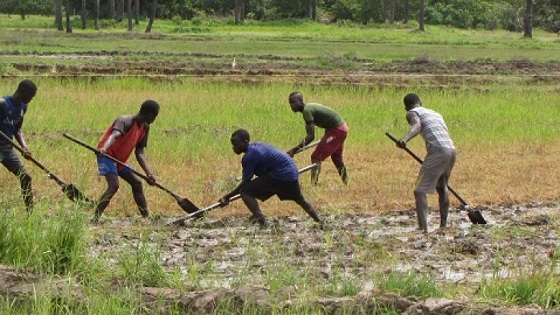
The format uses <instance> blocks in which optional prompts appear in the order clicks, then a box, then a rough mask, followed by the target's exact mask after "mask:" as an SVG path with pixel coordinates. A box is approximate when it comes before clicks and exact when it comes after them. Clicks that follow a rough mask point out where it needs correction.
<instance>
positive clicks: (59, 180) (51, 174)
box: [0, 131, 66, 187]
mask: <svg viewBox="0 0 560 315" xmlns="http://www.w3.org/2000/svg"><path fill="white" fill-rule="evenodd" d="M0 136H1V137H2V138H4V140H6V141H8V142H9V143H10V144H11V145H12V146H13V147H14V148H15V149H16V150H18V151H19V152H20V153H21V154H25V150H23V148H22V147H20V146H19V145H18V144H17V143H15V142H14V141H13V140H12V139H10V137H8V136H7V135H6V134H5V133H3V132H2V131H0ZM27 159H28V160H30V161H31V162H33V163H34V164H35V165H37V166H38V167H39V168H40V169H42V170H43V171H44V172H45V173H47V175H48V176H49V177H50V178H51V179H52V180H54V181H55V182H56V183H57V184H58V185H60V186H61V187H63V186H64V185H66V183H65V182H63V181H62V180H61V179H60V178H58V177H57V176H56V175H54V174H53V173H51V171H49V169H47V168H46V167H45V166H44V165H43V164H41V163H40V162H39V161H37V160H35V158H33V157H32V156H29V157H27Z"/></svg>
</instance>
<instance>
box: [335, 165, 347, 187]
mask: <svg viewBox="0 0 560 315" xmlns="http://www.w3.org/2000/svg"><path fill="white" fill-rule="evenodd" d="M333 163H334V166H336V170H337V171H338V175H340V178H341V179H342V182H343V183H344V185H348V171H347V170H346V165H344V162H343V161H342V160H333Z"/></svg>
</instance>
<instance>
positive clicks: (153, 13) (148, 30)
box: [145, 0, 157, 33]
mask: <svg viewBox="0 0 560 315" xmlns="http://www.w3.org/2000/svg"><path fill="white" fill-rule="evenodd" d="M156 11H157V0H154V1H153V2H152V8H151V10H150V20H149V21H148V26H146V31H145V33H151V32H152V25H153V24H154V19H155V18H156Z"/></svg>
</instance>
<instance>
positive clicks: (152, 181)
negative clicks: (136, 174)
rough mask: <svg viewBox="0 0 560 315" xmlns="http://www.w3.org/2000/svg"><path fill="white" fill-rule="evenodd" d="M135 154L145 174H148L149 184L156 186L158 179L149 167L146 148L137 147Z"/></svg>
mask: <svg viewBox="0 0 560 315" xmlns="http://www.w3.org/2000/svg"><path fill="white" fill-rule="evenodd" d="M134 153H135V155H136V160H137V161H138V164H140V167H142V169H143V170H144V172H146V176H147V177H148V184H150V185H153V184H155V183H156V178H155V177H154V172H153V171H152V169H151V168H150V167H149V166H148V162H147V161H146V155H145V154H144V147H136V150H134Z"/></svg>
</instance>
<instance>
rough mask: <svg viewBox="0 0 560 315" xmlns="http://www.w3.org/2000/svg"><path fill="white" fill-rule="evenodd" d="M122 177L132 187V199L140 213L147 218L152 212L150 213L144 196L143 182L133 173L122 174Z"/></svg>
mask: <svg viewBox="0 0 560 315" xmlns="http://www.w3.org/2000/svg"><path fill="white" fill-rule="evenodd" d="M121 177H122V179H124V180H125V181H126V182H127V183H128V184H129V185H130V188H132V197H133V198H134V201H135V202H136V205H137V206H138V211H140V214H141V215H142V217H144V218H147V217H148V216H149V215H150V212H149V211H148V205H147V203H146V197H145V196H144V188H143V187H142V181H140V179H139V178H138V177H137V176H136V175H134V174H133V173H132V172H125V173H123V174H121Z"/></svg>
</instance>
